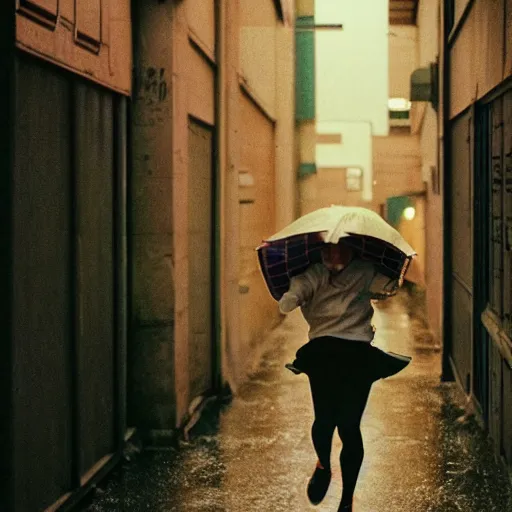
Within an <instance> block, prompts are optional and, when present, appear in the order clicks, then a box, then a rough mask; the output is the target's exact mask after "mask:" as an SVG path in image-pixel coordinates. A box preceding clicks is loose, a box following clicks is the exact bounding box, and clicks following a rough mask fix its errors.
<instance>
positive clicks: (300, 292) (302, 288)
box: [279, 265, 321, 313]
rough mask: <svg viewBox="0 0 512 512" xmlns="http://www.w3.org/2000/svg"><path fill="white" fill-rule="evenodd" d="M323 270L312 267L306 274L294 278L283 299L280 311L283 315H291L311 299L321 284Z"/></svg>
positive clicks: (280, 303) (280, 302)
mask: <svg viewBox="0 0 512 512" xmlns="http://www.w3.org/2000/svg"><path fill="white" fill-rule="evenodd" d="M320 279H321V269H320V268H319V266H315V265H313V266H311V267H309V268H308V269H307V270H306V271H305V272H304V273H302V274H300V275H298V276H295V277H292V278H291V280H290V289H289V290H288V291H287V292H286V293H285V294H284V295H283V296H282V297H281V300H280V301H279V310H280V311H281V313H290V312H291V311H293V310H294V309H295V308H297V307H299V306H302V304H304V303H305V302H307V301H308V300H310V299H311V297H312V296H313V294H314V293H315V291H316V289H317V288H318V286H319V284H320Z"/></svg>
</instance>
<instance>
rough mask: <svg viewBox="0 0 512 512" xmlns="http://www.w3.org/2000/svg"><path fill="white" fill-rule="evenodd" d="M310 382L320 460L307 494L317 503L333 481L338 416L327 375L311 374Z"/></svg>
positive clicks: (313, 428)
mask: <svg viewBox="0 0 512 512" xmlns="http://www.w3.org/2000/svg"><path fill="white" fill-rule="evenodd" d="M309 382H310V385H311V396H312V398H313V407H314V411H315V420H314V422H313V426H312V428H311V437H312V441H313V446H314V448H315V451H316V454H317V457H318V462H317V465H316V467H315V470H314V472H313V475H312V477H311V479H310V481H309V484H308V489H307V494H308V497H309V500H310V501H311V503H313V504H315V505H317V504H318V503H320V502H321V501H322V500H323V498H324V497H325V494H326V493H327V489H328V488H329V484H330V482H331V448H332V438H333V434H334V430H335V428H336V417H335V415H334V410H333V404H332V400H331V399H332V397H331V393H330V391H331V390H330V386H329V382H328V380H327V379H326V378H325V376H324V375H322V374H321V373H320V374H314V375H310V376H309Z"/></svg>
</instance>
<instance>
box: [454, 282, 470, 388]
mask: <svg viewBox="0 0 512 512" xmlns="http://www.w3.org/2000/svg"><path fill="white" fill-rule="evenodd" d="M452 297H453V299H452V300H453V306H452V310H453V316H452V321H451V329H452V339H453V347H452V359H453V361H454V363H455V366H456V368H457V373H458V374H459V378H460V382H461V384H462V386H463V388H464V391H465V392H466V393H469V392H470V391H471V387H470V386H471V380H470V379H471V373H472V367H473V361H472V351H471V340H472V338H473V332H472V325H473V314H472V308H473V304H472V296H471V294H470V293H468V290H467V288H466V287H465V286H463V285H462V284H461V283H460V282H459V281H456V280H454V281H453V284H452Z"/></svg>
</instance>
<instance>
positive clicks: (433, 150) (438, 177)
mask: <svg viewBox="0 0 512 512" xmlns="http://www.w3.org/2000/svg"><path fill="white" fill-rule="evenodd" d="M439 22H440V20H439V0H421V1H420V3H419V6H418V34H419V38H418V48H419V53H418V66H419V67H427V66H429V65H430V63H433V62H435V61H436V59H437V57H438V54H439ZM419 111H420V119H419V120H417V122H418V124H419V131H418V134H419V138H420V148H421V166H422V176H423V181H424V182H425V183H426V192H427V202H426V211H425V214H426V221H425V226H426V245H427V247H428V254H427V258H426V259H425V280H426V285H427V307H428V320H429V324H430V328H431V329H432V331H433V333H434V335H435V336H436V338H437V340H441V338H442V301H443V202H442V190H441V183H442V174H441V169H440V166H441V162H440V161H439V158H438V144H439V125H438V113H437V112H436V111H435V110H434V108H433V106H432V105H431V104H430V103H424V104H422V105H421V106H420V108H419Z"/></svg>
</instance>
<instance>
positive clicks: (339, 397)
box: [309, 372, 372, 505]
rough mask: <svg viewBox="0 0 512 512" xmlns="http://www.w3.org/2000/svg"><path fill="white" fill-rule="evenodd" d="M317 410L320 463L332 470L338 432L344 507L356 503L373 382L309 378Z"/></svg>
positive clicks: (314, 433)
mask: <svg viewBox="0 0 512 512" xmlns="http://www.w3.org/2000/svg"><path fill="white" fill-rule="evenodd" d="M309 380H310V385H311V394H312V397H313V405H314V409H315V421H314V423H313V427H312V438H313V445H314V447H315V451H316V453H317V455H318V460H319V461H320V464H322V466H323V467H324V468H327V469H330V456H331V446H332V436H333V434H334V430H335V429H336V428H337V429H338V434H339V436H340V439H341V441H342V443H343V448H342V450H341V454H340V464H341V476H342V480H343V495H342V497H341V504H342V505H346V504H349V503H352V498H353V495H354V490H355V488H356V483H357V478H358V476H359V471H360V469H361V465H362V463H363V457H364V447H363V438H362V436H361V428H360V425H361V418H362V416H363V412H364V409H365V407H366V403H367V401H368V396H369V394H370V388H371V386H372V382H371V381H369V380H368V379H363V378H357V377H355V376H352V377H351V378H348V377H345V378H343V377H340V376H339V375H336V374H334V375H333V374H332V372H325V373H323V372H318V373H316V372H315V373H313V374H310V375H309Z"/></svg>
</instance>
